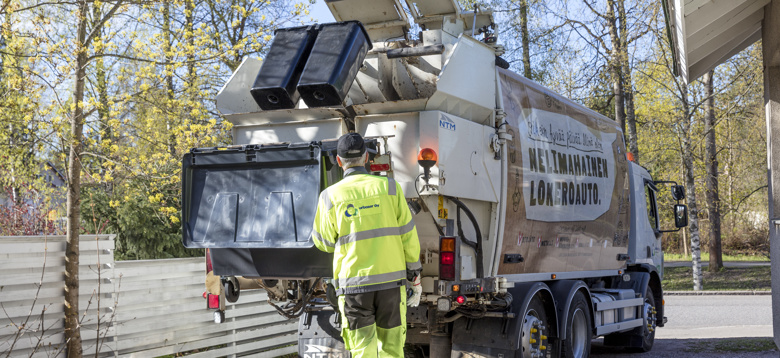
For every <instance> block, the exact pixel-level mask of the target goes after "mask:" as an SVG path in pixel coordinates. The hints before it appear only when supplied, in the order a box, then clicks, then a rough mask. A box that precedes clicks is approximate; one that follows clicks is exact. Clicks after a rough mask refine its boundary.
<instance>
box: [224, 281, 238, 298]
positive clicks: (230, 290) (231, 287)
mask: <svg viewBox="0 0 780 358" xmlns="http://www.w3.org/2000/svg"><path fill="white" fill-rule="evenodd" d="M222 289H223V291H225V300H227V301H228V302H230V303H235V302H236V301H238V295H239V293H240V292H241V288H240V287H239V286H238V280H235V279H227V280H225V281H224V282H222Z"/></svg>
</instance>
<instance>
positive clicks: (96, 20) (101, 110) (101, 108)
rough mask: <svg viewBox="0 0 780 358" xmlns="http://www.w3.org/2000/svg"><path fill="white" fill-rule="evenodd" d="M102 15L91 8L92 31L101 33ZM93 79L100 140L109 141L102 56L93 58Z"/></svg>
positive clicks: (102, 160) (106, 84) (107, 101)
mask: <svg viewBox="0 0 780 358" xmlns="http://www.w3.org/2000/svg"><path fill="white" fill-rule="evenodd" d="M102 17H103V12H102V11H101V9H100V6H95V7H93V8H92V21H93V23H92V26H93V28H95V30H94V31H98V32H99V33H101V34H102V29H98V27H102V25H101V24H100V19H101V18H102ZM95 40H96V41H101V42H102V41H103V37H102V35H98V36H97V37H96V38H95ZM95 52H96V54H101V53H102V52H103V51H102V50H97V51H95ZM95 80H96V82H97V83H96V86H97V94H98V101H99V105H98V107H97V113H98V118H99V123H100V141H101V142H102V143H106V142H111V141H113V140H114V139H113V133H112V130H111V125H110V124H109V123H108V121H109V118H108V115H109V113H110V110H111V108H110V105H109V98H108V80H107V76H106V66H105V64H104V63H103V58H102V57H97V58H96V59H95ZM103 154H104V155H105V156H106V157H108V156H110V155H111V152H110V150H107V152H106V153H103ZM104 161H105V160H104V159H101V160H100V162H101V164H102V163H103V162H104ZM98 170H99V171H100V172H101V173H105V171H106V167H105V166H103V165H100V167H99V168H98Z"/></svg>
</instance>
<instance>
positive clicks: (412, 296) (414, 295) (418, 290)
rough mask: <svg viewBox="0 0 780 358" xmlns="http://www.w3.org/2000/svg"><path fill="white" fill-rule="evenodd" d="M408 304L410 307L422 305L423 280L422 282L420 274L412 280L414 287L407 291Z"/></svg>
mask: <svg viewBox="0 0 780 358" xmlns="http://www.w3.org/2000/svg"><path fill="white" fill-rule="evenodd" d="M406 292H407V296H408V297H407V298H406V305H407V306H409V307H417V306H418V305H420V296H422V282H420V276H419V275H418V276H415V277H414V280H413V281H412V287H411V288H409V289H408V290H407V291H406Z"/></svg>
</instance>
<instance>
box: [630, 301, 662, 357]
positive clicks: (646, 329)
mask: <svg viewBox="0 0 780 358" xmlns="http://www.w3.org/2000/svg"><path fill="white" fill-rule="evenodd" d="M642 310H643V313H644V315H645V317H647V320H646V321H645V325H644V326H643V327H639V331H640V332H639V333H640V334H641V338H642V346H641V347H632V349H631V350H633V351H636V352H648V351H650V349H652V348H653V342H655V329H656V322H657V319H656V309H655V296H654V295H653V289H652V288H651V287H650V286H647V290H645V305H644V306H643V307H642Z"/></svg>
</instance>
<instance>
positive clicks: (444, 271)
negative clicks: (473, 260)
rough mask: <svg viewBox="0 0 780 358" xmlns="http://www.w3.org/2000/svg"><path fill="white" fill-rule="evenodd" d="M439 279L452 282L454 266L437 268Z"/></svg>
mask: <svg viewBox="0 0 780 358" xmlns="http://www.w3.org/2000/svg"><path fill="white" fill-rule="evenodd" d="M439 279H442V280H449V281H452V280H454V279H455V266H453V265H449V266H444V265H441V266H439Z"/></svg>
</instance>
